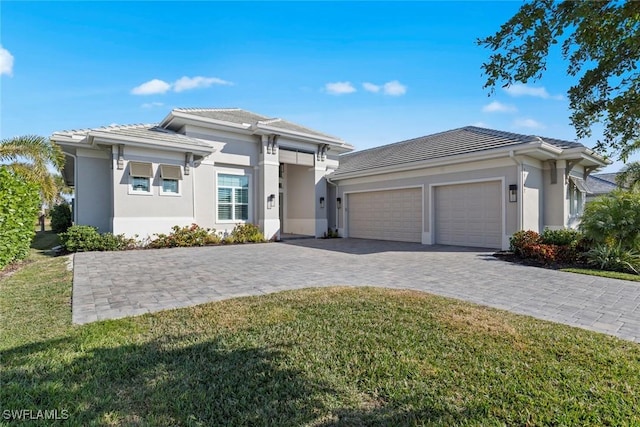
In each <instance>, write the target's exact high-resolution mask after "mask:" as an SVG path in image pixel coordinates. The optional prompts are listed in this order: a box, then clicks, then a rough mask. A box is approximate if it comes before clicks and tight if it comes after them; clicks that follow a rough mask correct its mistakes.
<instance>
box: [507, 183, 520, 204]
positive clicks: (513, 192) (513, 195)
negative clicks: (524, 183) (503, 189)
mask: <svg viewBox="0 0 640 427" xmlns="http://www.w3.org/2000/svg"><path fill="white" fill-rule="evenodd" d="M509 201H510V202H517V201H518V186H517V185H515V184H511V185H509Z"/></svg>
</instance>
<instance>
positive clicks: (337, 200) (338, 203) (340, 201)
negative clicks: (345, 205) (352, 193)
mask: <svg viewBox="0 0 640 427" xmlns="http://www.w3.org/2000/svg"><path fill="white" fill-rule="evenodd" d="M336 204H337V205H338V209H340V208H341V207H342V198H340V197H338V198H337V199H336Z"/></svg>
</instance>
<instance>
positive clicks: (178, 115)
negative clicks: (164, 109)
mask: <svg viewBox="0 0 640 427" xmlns="http://www.w3.org/2000/svg"><path fill="white" fill-rule="evenodd" d="M169 117H171V119H170V120H169V122H172V121H174V119H177V118H180V119H185V120H190V121H193V122H196V123H209V124H213V125H218V126H222V127H224V128H232V129H239V130H250V127H251V125H249V124H238V123H233V122H227V121H224V120H216V119H211V118H209V117H202V116H196V115H193V114H189V113H184V112H182V111H172V112H171V113H169V116H167V118H169ZM167 118H165V119H164V120H163V121H162V122H161V123H160V126H164V124H165V121H166V120H167ZM249 133H250V132H249Z"/></svg>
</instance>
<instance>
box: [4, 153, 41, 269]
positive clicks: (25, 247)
mask: <svg viewBox="0 0 640 427" xmlns="http://www.w3.org/2000/svg"><path fill="white" fill-rule="evenodd" d="M39 210H40V193H39V191H38V187H37V186H36V184H34V183H33V182H30V181H27V180H24V179H21V178H19V177H18V176H16V174H15V173H14V172H11V171H10V170H9V169H8V168H7V167H5V166H2V167H0V269H1V268H3V267H4V266H6V265H7V264H9V263H11V262H14V261H18V260H21V259H24V258H26V257H27V255H29V248H30V247H31V240H32V239H33V236H34V235H35V222H36V219H37V218H38V212H39Z"/></svg>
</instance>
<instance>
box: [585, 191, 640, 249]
mask: <svg viewBox="0 0 640 427" xmlns="http://www.w3.org/2000/svg"><path fill="white" fill-rule="evenodd" d="M580 230H582V232H583V233H584V235H585V238H587V239H588V240H590V241H592V242H594V243H600V244H608V245H610V246H611V245H617V244H620V245H621V246H622V248H623V249H638V248H640V192H631V191H624V190H614V191H612V192H611V193H609V194H608V195H606V196H601V197H598V198H597V199H596V200H594V201H592V202H590V203H588V204H587V205H586V207H585V210H584V214H583V215H582V221H581V223H580Z"/></svg>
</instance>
